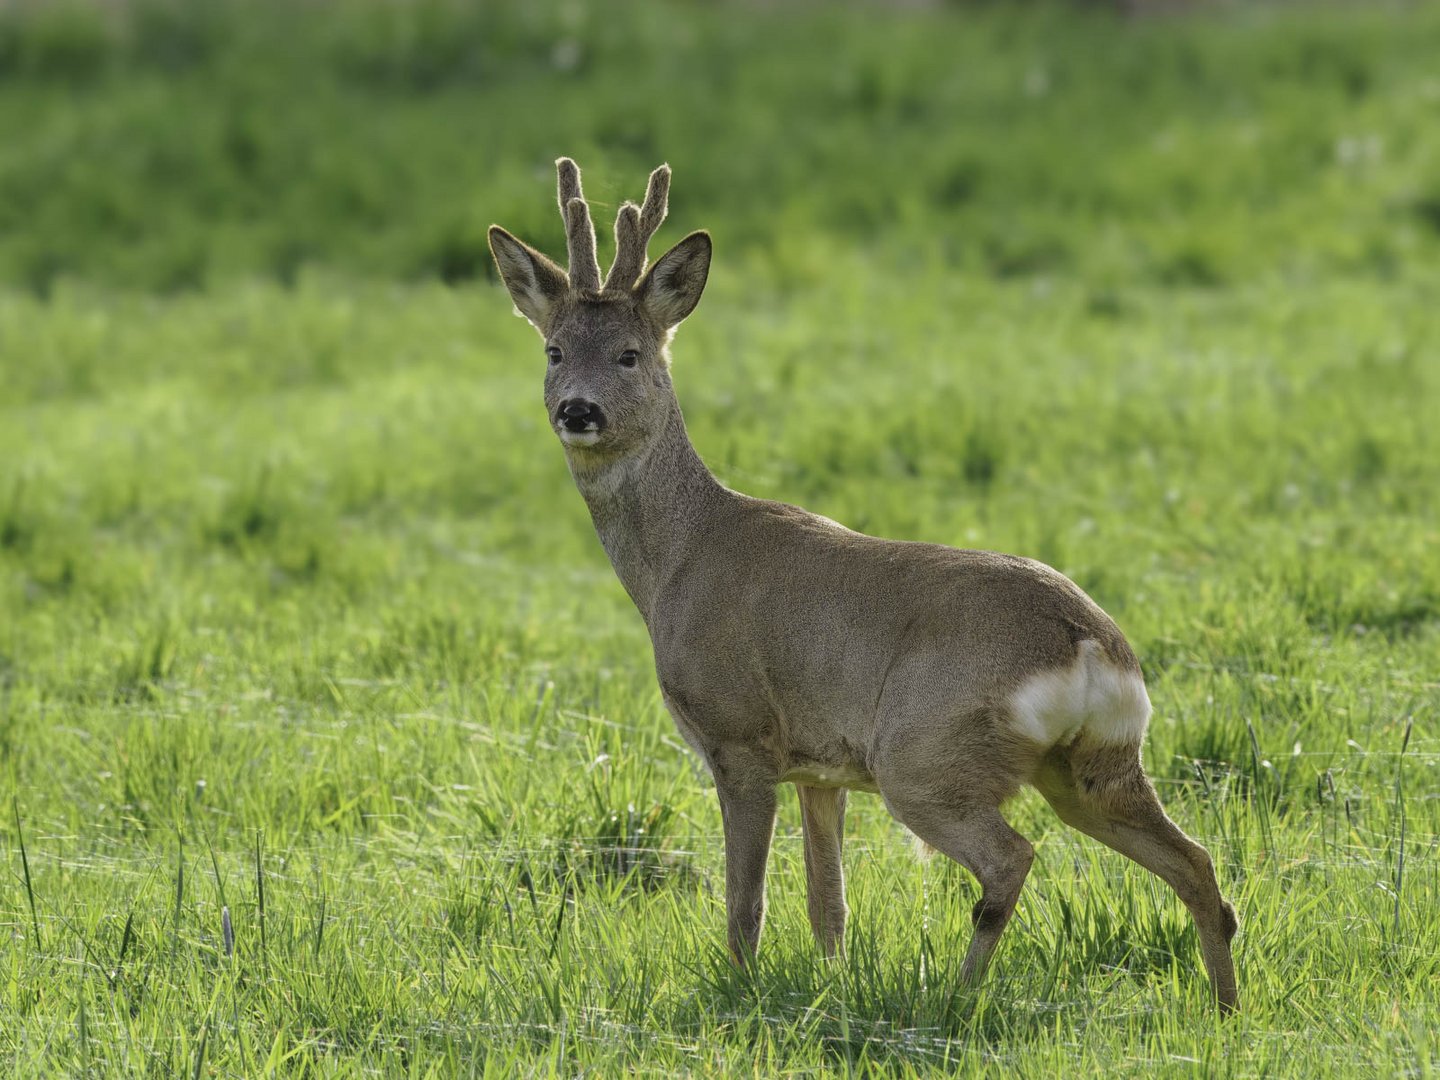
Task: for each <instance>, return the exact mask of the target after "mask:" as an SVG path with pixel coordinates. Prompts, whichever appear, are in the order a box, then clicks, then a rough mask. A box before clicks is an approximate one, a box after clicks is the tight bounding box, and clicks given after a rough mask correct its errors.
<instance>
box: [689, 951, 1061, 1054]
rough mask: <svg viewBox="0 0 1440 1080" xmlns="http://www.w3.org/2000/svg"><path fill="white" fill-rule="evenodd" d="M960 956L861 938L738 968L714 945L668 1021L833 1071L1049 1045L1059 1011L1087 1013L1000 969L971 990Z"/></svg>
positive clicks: (766, 956)
mask: <svg viewBox="0 0 1440 1080" xmlns="http://www.w3.org/2000/svg"><path fill="white" fill-rule="evenodd" d="M807 944H808V943H807ZM950 951H954V950H950V949H948V948H947V949H946V952H947V953H948V952H950ZM962 956H963V950H960V951H955V955H954V956H949V955H945V956H942V957H937V955H936V952H935V951H934V950H933V949H932V948H931V947H930V943H929V942H928V941H922V942H921V943H920V944H919V947H918V948H917V949H914V950H911V951H909V952H907V953H905V954H903V955H895V954H893V953H892V954H890V955H885V954H882V952H881V950H880V949H879V948H878V943H877V942H875V941H874V940H873V939H867V938H866V936H865V935H864V934H863V932H859V933H852V934H851V937H850V942H849V945H848V947H847V950H846V952H845V953H844V954H843V955H842V956H839V957H837V958H834V959H822V958H820V957H819V956H818V955H816V954H815V953H814V952H813V951H810V952H800V951H798V950H796V949H794V948H779V949H776V948H772V949H770V950H769V951H768V952H766V953H762V954H761V956H760V957H759V958H758V959H756V960H754V961H752V963H751V964H750V965H749V966H748V967H747V968H745V969H740V968H737V967H736V966H735V965H734V964H733V963H732V962H731V960H730V958H729V956H728V955H727V954H726V953H725V952H724V950H723V949H720V948H716V949H714V950H711V951H710V952H707V954H706V955H705V956H704V957H702V958H701V959H700V961H699V962H698V963H696V964H695V965H694V967H693V974H694V976H695V980H696V986H695V992H694V993H693V994H692V995H689V996H688V997H687V998H685V999H684V1001H683V1002H681V1004H680V1005H679V1006H678V1008H677V1009H676V1011H675V1015H674V1017H673V1023H674V1024H675V1025H676V1027H677V1028H681V1029H683V1028H690V1029H692V1030H708V1031H711V1032H714V1031H716V1030H720V1031H724V1032H726V1034H727V1035H728V1037H730V1038H732V1039H735V1040H738V1041H742V1042H743V1041H745V1040H747V1039H750V1038H756V1039H758V1038H762V1037H772V1038H775V1039H778V1040H780V1041H783V1042H794V1043H797V1044H805V1045H808V1046H812V1047H813V1046H815V1045H817V1044H818V1045H820V1046H823V1048H824V1053H825V1056H826V1057H827V1058H829V1059H830V1060H831V1061H833V1062H834V1063H835V1064H837V1065H838V1064H842V1063H849V1064H854V1063H855V1062H857V1061H859V1060H862V1059H863V1060H866V1061H868V1062H870V1063H872V1064H879V1063H883V1062H885V1061H891V1062H899V1061H901V1060H904V1061H908V1062H911V1063H914V1064H921V1063H924V1064H940V1063H946V1062H949V1063H954V1062H956V1061H957V1059H960V1058H964V1057H970V1056H974V1055H977V1054H980V1055H982V1056H983V1055H993V1054H994V1052H995V1051H996V1050H997V1049H999V1048H1002V1047H1011V1048H1017V1047H1019V1046H1023V1045H1025V1044H1029V1043H1034V1042H1039V1041H1040V1040H1042V1039H1052V1040H1053V1038H1054V1032H1055V1025H1056V1013H1057V1012H1065V1011H1075V1012H1083V1011H1087V1006H1086V1004H1085V1003H1084V1002H1083V1001H1078V1000H1075V999H1063V998H1052V999H1050V1000H1037V997H1036V990H1037V989H1038V988H1037V987H1035V986H1032V985H1028V980H1025V979H1020V980H1012V979H1009V978H1006V977H1005V976H1004V974H1003V973H1001V975H1000V977H998V978H993V979H990V980H987V981H986V982H985V983H983V984H982V985H980V986H978V987H971V986H968V985H966V984H964V983H963V982H962V981H961V980H960V977H959V972H960V961H961V958H962ZM1017 983H1024V984H1026V985H1017Z"/></svg>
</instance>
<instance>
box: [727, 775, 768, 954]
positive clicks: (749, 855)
mask: <svg viewBox="0 0 1440 1080" xmlns="http://www.w3.org/2000/svg"><path fill="white" fill-rule="evenodd" d="M756 772H758V770H756ZM716 787H717V790H718V791H719V794H720V816H721V818H722V819H723V820H724V823H725V915H726V921H727V923H728V928H729V935H728V937H729V945H730V955H731V957H732V958H733V959H734V961H735V963H736V964H737V965H738V966H740V967H744V966H746V965H747V964H748V963H749V962H750V961H752V960H753V959H754V958H755V953H756V950H757V949H759V947H760V929H761V927H762V926H763V925H764V923H765V864H766V862H767V861H768V860H769V857H770V837H771V835H772V834H773V833H774V831H775V804H776V796H775V781H774V779H773V778H771V777H769V776H764V775H756V774H755V772H741V773H740V774H739V775H734V776H729V777H726V778H725V779H724V780H723V781H722V780H721V779H720V778H719V777H718V776H717V778H716Z"/></svg>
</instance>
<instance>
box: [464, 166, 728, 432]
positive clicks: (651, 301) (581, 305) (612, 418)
mask: <svg viewBox="0 0 1440 1080" xmlns="http://www.w3.org/2000/svg"><path fill="white" fill-rule="evenodd" d="M555 166H556V171H557V172H558V174H559V188H560V213H561V215H562V216H563V217H564V219H565V235H566V241H567V246H568V248H569V260H570V269H569V272H568V273H567V272H566V271H564V270H561V269H560V267H559V266H557V265H556V264H555V263H554V262H552V261H551V260H550V259H548V258H546V257H545V256H544V255H542V254H541V253H540V252H538V251H536V250H535V249H534V248H532V247H530V245H528V244H526V243H523V242H522V241H520V240H517V239H516V238H515V237H514V236H512V235H511V234H510V233H508V232H506V231H505V230H504V229H502V228H501V227H500V226H498V225H492V226H491V227H490V250H491V252H492V253H493V254H494V256H495V264H496V266H497V267H499V270H500V277H501V278H502V279H503V280H504V282H505V287H506V289H508V290H509V292H510V298H511V299H512V300H513V301H514V302H515V310H516V312H517V313H518V314H520V315H522V316H523V317H524V318H526V319H528V320H529V321H530V323H531V325H533V326H534V327H535V329H536V330H538V331H539V332H540V336H541V337H542V338H544V340H545V355H546V357H547V358H548V361H549V366H548V369H547V371H546V375H545V405H546V409H547V410H548V412H549V415H550V424H551V426H552V427H553V428H554V429H555V432H556V433H557V434H558V435H559V436H560V441H561V442H562V443H564V444H565V446H566V449H567V451H570V452H571V453H572V455H573V454H576V453H579V454H584V455H586V456H587V457H594V456H601V457H612V456H615V455H618V454H623V453H625V452H627V451H628V450H631V449H634V448H635V447H637V446H639V445H643V444H644V442H645V441H646V440H647V438H648V437H649V436H650V434H651V433H653V432H654V431H656V430H658V429H659V428H660V427H662V426H663V424H664V422H665V419H666V417H667V416H668V414H669V412H670V411H671V410H672V409H673V408H674V407H675V392H674V389H673V387H672V385H671V383H670V371H669V363H670V358H669V355H668V353H667V348H666V347H667V346H668V344H669V342H670V338H671V337H672V335H673V334H674V332H675V328H676V327H677V326H679V325H680V323H681V322H682V321H683V320H684V318H685V316H687V315H689V314H690V312H691V311H693V310H694V309H695V305H696V304H698V303H699V302H700V294H701V292H703V291H704V289H705V279H706V277H707V275H708V274H709V272H710V235H709V233H706V232H693V233H691V234H690V235H689V236H687V237H685V239H683V240H681V241H680V242H679V243H678V244H676V245H675V246H674V247H673V248H671V249H670V250H669V251H667V252H666V253H665V254H664V255H663V256H661V258H660V259H659V261H657V262H656V263H655V264H654V265H653V266H650V267H649V268H648V269H647V268H646V251H647V249H648V247H649V243H650V238H651V237H652V236H653V235H654V234H655V231H656V230H657V229H658V228H659V227H660V223H661V222H662V221H664V220H665V212H666V202H667V199H668V196H669V192H670V167H669V166H668V165H661V166H660V167H659V168H658V169H656V170H655V171H654V172H653V173H651V174H650V184H649V186H648V188H647V189H646V192H645V202H644V204H643V205H641V206H638V207H637V206H636V205H635V204H634V203H629V202H627V203H625V204H624V205H623V206H621V207H620V213H619V215H618V216H617V217H616V219H615V261H614V263H612V264H611V266H610V272H609V273H608V274H607V275H606V276H605V280H604V283H603V284H602V283H601V280H600V262H599V257H598V255H597V254H596V250H595V227H594V225H593V224H592V223H591V220H590V208H589V206H588V205H587V204H586V202H585V197H584V195H583V194H582V192H581V190H580V169H579V168H578V167H577V166H576V164H575V163H574V162H573V161H571V160H570V159H569V158H561V159H560V160H559V161H557V162H556V163H555Z"/></svg>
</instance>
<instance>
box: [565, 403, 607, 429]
mask: <svg viewBox="0 0 1440 1080" xmlns="http://www.w3.org/2000/svg"><path fill="white" fill-rule="evenodd" d="M555 419H556V420H558V421H560V423H562V424H564V425H565V426H566V427H567V428H569V429H570V430H571V431H586V430H595V431H598V430H600V428H602V427H603V426H604V425H605V414H604V413H602V412H601V411H600V406H599V405H596V404H595V403H594V402H593V401H586V400H585V399H584V398H567V399H566V400H564V401H562V402H560V407H559V408H558V409H556V410H555ZM591 425H593V428H592V426H591Z"/></svg>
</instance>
